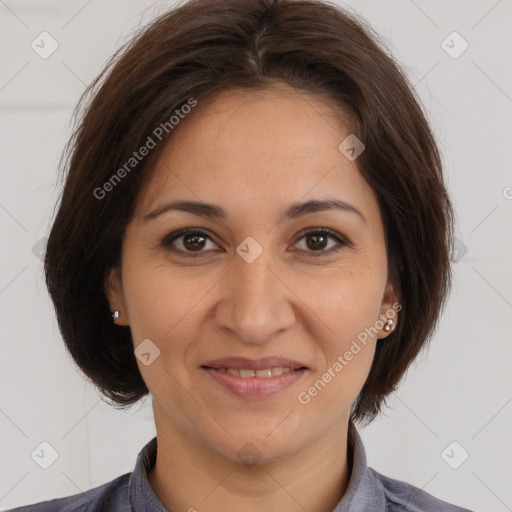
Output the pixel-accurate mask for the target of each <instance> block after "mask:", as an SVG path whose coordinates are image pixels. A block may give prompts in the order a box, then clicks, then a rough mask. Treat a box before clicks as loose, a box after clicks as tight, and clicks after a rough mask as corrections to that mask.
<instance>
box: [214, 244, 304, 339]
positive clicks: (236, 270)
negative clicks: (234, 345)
mask: <svg viewBox="0 0 512 512" xmlns="http://www.w3.org/2000/svg"><path fill="white" fill-rule="evenodd" d="M279 268H280V267H279V266H278V265H277V264H276V262H275V261H272V257H271V251H270V250H263V252H262V253H261V254H260V256H259V257H258V258H256V260H254V261H253V262H252V263H248V262H247V261H245V260H244V259H243V258H242V257H240V256H238V254H236V255H235V261H234V263H233V268H232V269H231V271H230V272H229V274H228V275H227V276H226V280H225V281H224V286H223V291H224V293H223V295H222V298H221V300H220V301H219V303H218V305H217V308H216V312H215V318H216V322H217V325H218V327H219V329H223V330H229V331H231V335H232V336H233V335H236V337H237V339H239V340H240V341H242V342H243V343H246V344H251V345H258V344H263V343H265V342H266V341H268V340H270V339H271V338H273V337H275V336H276V335H277V334H278V333H280V332H284V331H286V330H287V329H289V328H290V327H291V326H292V325H293V324H294V323H295V322H296V318H295V312H294V308H293V301H294V297H295V296H294V294H293V291H292V290H291V289H290V287H289V286H287V284H286V280H285V279H284V277H285V276H284V275H283V274H284V272H283V271H282V270H281V271H279Z"/></svg>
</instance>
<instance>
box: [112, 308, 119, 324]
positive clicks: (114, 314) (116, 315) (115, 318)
mask: <svg viewBox="0 0 512 512" xmlns="http://www.w3.org/2000/svg"><path fill="white" fill-rule="evenodd" d="M118 318H119V311H118V310H117V309H116V310H115V311H114V312H113V313H112V321H114V322H115V321H116V320H117V319H118Z"/></svg>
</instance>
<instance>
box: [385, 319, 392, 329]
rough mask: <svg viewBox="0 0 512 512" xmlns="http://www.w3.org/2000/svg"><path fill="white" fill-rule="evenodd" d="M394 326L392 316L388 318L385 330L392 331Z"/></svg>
mask: <svg viewBox="0 0 512 512" xmlns="http://www.w3.org/2000/svg"><path fill="white" fill-rule="evenodd" d="M392 328H393V320H391V318H388V319H387V320H386V323H385V324H384V330H385V331H386V332H389V331H391V329H392Z"/></svg>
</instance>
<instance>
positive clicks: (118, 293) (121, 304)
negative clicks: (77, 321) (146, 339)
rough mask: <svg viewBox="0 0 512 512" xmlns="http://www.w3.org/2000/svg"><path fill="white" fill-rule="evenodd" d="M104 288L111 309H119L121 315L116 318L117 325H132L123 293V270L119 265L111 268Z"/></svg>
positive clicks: (112, 310)
mask: <svg viewBox="0 0 512 512" xmlns="http://www.w3.org/2000/svg"><path fill="white" fill-rule="evenodd" d="M103 289H104V292H105V296H106V297H107V301H108V303H109V306H110V311H111V312H112V313H113V312H114V311H116V310H117V311H119V317H118V318H117V319H116V320H114V322H115V323H116V325H130V324H129V322H128V313H127V309H126V302H125V297H124V293H123V282H122V279H121V271H120V269H119V268H118V267H115V268H112V269H110V271H109V273H108V275H107V277H106V278H105V282H104V283H103Z"/></svg>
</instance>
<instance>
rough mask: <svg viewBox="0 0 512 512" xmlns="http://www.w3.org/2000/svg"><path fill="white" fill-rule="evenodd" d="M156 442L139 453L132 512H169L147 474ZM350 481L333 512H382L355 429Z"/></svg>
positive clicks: (131, 485) (383, 503) (381, 500)
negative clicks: (377, 511)
mask: <svg viewBox="0 0 512 512" xmlns="http://www.w3.org/2000/svg"><path fill="white" fill-rule="evenodd" d="M156 452H157V438H156V437H154V438H153V439H151V440H150V441H149V442H148V443H147V444H146V445H145V446H144V447H143V448H142V450H141V451H140V452H139V455H138V457H137V462H136V465H135V469H134V471H133V472H132V474H131V476H130V482H129V496H130V501H131V504H132V507H133V510H134V512H169V511H168V510H167V509H166V508H165V507H164V505H163V504H162V503H161V502H160V500H159V499H158V498H157V496H156V494H155V493H154V491H153V489H152V487H151V485H150V483H149V481H148V474H149V472H150V471H151V469H152V468H153V466H154V465H155V462H156ZM348 456H349V467H350V466H351V472H350V480H349V483H348V486H347V489H346V491H345V494H344V495H343V497H342V498H341V500H340V501H339V503H338V504H337V505H336V507H335V508H334V510H333V512H375V511H376V510H385V507H386V498H385V495H384V490H383V488H382V485H381V483H380V481H379V480H378V479H377V478H376V476H375V474H374V473H373V471H372V470H371V469H370V468H368V466H367V463H366V453H365V449H364V446H363V441H362V439H361V437H360V435H359V433H358V432H357V430H356V428H355V427H354V426H353V425H352V424H351V426H350V427H349V454H348Z"/></svg>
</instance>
